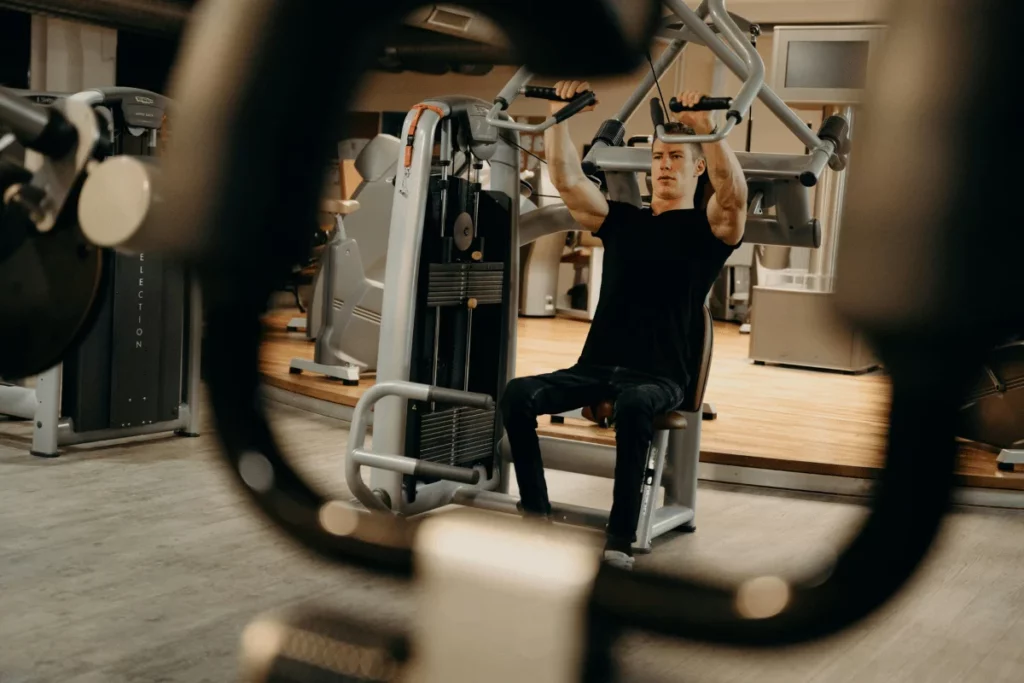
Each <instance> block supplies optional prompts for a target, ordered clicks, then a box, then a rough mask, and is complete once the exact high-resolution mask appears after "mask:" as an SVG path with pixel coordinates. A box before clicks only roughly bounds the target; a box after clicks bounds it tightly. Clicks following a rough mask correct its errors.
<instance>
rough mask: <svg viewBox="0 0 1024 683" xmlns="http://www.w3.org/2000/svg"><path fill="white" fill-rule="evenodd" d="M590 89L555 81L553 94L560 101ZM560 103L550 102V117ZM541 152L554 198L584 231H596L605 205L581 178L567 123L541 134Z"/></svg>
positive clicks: (605, 212)
mask: <svg viewBox="0 0 1024 683" xmlns="http://www.w3.org/2000/svg"><path fill="white" fill-rule="evenodd" d="M589 89H590V84H589V83H586V82H585V81H584V82H581V81H559V82H558V83H556V84H555V90H556V91H557V92H558V94H559V95H561V96H562V97H563V98H564V99H570V98H571V97H573V96H575V95H576V94H577V93H580V92H583V91H585V90H589ZM563 106H565V105H564V103H559V102H553V103H552V105H551V111H552V113H554V112H556V111H558V110H559V109H561V108H562V107H563ZM544 151H545V153H546V154H547V161H548V174H549V175H550V176H551V183H552V184H553V185H554V186H555V189H556V190H558V195H559V196H560V197H561V198H562V201H563V202H565V206H566V207H567V208H568V209H569V213H570V214H571V215H572V217H573V218H574V219H575V220H576V222H577V223H579V224H580V226H582V227H583V228H586V229H587V230H591V231H596V230H597V229H598V228H600V227H601V224H602V223H604V219H605V217H607V216H608V201H607V200H606V199H605V198H604V195H603V194H601V190H600V189H599V188H598V187H597V186H596V185H594V183H593V182H591V181H590V179H589V178H587V176H586V175H584V174H583V166H582V165H581V164H580V158H579V152H578V151H577V150H576V146H575V145H574V144H573V142H572V138H571V137H570V136H569V123H568V121H566V122H564V123H559V124H556V125H554V126H552V127H551V128H548V129H547V131H546V132H545V133H544Z"/></svg>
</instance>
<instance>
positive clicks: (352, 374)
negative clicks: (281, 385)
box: [288, 358, 360, 387]
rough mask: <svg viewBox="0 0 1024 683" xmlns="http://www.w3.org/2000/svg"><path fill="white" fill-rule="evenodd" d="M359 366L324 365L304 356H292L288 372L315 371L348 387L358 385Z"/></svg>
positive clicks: (294, 373) (295, 373)
mask: <svg viewBox="0 0 1024 683" xmlns="http://www.w3.org/2000/svg"><path fill="white" fill-rule="evenodd" d="M359 370H360V368H359V366H357V365H324V364H323V363H317V362H315V361H311V360H306V359H305V358H292V362H291V364H290V365H289V366H288V372H290V373H291V374H293V375H298V374H301V373H302V372H303V371H305V372H315V373H317V374H320V375H324V376H325V377H327V378H328V379H336V380H340V381H341V383H342V384H344V385H345V386H349V387H354V386H358V385H359Z"/></svg>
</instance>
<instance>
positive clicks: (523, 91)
mask: <svg viewBox="0 0 1024 683" xmlns="http://www.w3.org/2000/svg"><path fill="white" fill-rule="evenodd" d="M519 94H520V95H522V96H523V97H532V98H534V99H537V100H552V101H554V102H568V101H569V100H567V99H565V98H564V97H559V95H558V91H556V90H555V89H554V88H552V87H549V86H546V85H524V86H523V87H521V88H520V89H519Z"/></svg>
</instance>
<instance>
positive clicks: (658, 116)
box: [651, 97, 665, 128]
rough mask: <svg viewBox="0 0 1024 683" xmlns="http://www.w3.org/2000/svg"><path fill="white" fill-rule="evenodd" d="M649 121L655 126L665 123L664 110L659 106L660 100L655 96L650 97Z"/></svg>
mask: <svg viewBox="0 0 1024 683" xmlns="http://www.w3.org/2000/svg"><path fill="white" fill-rule="evenodd" d="M651 123H653V124H654V127H655V128H657V127H658V126H664V125H665V110H664V109H662V108H661V100H659V99H658V98H657V97H654V98H652V99H651Z"/></svg>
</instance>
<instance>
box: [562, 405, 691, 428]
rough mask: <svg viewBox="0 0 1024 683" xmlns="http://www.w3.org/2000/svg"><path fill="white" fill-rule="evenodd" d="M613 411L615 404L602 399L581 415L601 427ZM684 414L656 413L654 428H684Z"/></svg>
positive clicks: (606, 425)
mask: <svg viewBox="0 0 1024 683" xmlns="http://www.w3.org/2000/svg"><path fill="white" fill-rule="evenodd" d="M614 411H615V404H614V403H612V402H611V401H602V402H601V403H598V404H597V405H596V406H593V407H588V408H584V409H583V411H582V412H583V417H584V418H586V419H588V420H590V421H591V422H594V423H595V424H598V425H600V426H602V427H608V426H610V424H611V419H612V414H613V413H614ZM686 424H687V423H686V415H685V414H684V413H681V412H679V411H678V410H673V411H671V412H668V413H664V414H663V415H657V416H655V418H654V429H655V431H660V430H662V429H667V430H670V431H671V430H676V429H686Z"/></svg>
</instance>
